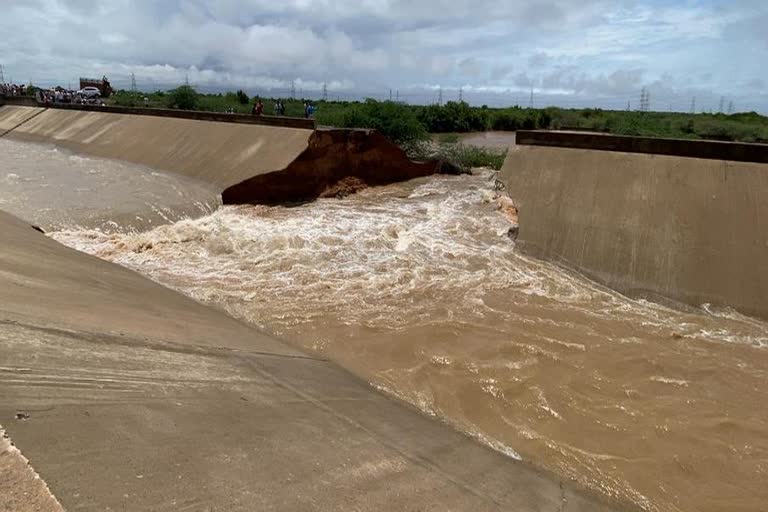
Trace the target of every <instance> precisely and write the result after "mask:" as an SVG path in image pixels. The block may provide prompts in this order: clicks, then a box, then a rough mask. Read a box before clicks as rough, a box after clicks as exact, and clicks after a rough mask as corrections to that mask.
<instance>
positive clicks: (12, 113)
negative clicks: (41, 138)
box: [0, 105, 43, 136]
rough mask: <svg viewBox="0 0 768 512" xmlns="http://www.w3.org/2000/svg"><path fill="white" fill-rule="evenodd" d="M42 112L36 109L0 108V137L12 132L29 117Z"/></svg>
mask: <svg viewBox="0 0 768 512" xmlns="http://www.w3.org/2000/svg"><path fill="white" fill-rule="evenodd" d="M42 111H43V109H42V108H37V107H15V106H11V105H6V106H3V107H0V136H3V135H4V134H7V133H8V132H9V131H10V130H13V129H14V128H16V127H17V126H19V125H20V124H22V123H24V122H25V121H27V120H28V119H29V118H30V117H32V116H34V115H35V114H39V113H40V112H42Z"/></svg>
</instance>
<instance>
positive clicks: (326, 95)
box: [323, 82, 328, 101]
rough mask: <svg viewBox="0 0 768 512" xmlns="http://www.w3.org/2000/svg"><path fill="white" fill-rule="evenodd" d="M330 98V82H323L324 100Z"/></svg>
mask: <svg viewBox="0 0 768 512" xmlns="http://www.w3.org/2000/svg"><path fill="white" fill-rule="evenodd" d="M326 100H328V82H323V101H326Z"/></svg>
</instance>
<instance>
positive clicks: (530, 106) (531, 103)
mask: <svg viewBox="0 0 768 512" xmlns="http://www.w3.org/2000/svg"><path fill="white" fill-rule="evenodd" d="M528 108H533V87H531V99H530V100H529V101H528Z"/></svg>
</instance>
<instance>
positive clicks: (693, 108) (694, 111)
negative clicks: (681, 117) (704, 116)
mask: <svg viewBox="0 0 768 512" xmlns="http://www.w3.org/2000/svg"><path fill="white" fill-rule="evenodd" d="M695 113H696V96H694V97H693V99H692V100H691V114H695Z"/></svg>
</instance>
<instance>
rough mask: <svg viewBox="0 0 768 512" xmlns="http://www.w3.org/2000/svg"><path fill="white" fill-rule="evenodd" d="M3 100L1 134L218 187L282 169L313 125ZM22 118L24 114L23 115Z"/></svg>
mask: <svg viewBox="0 0 768 512" xmlns="http://www.w3.org/2000/svg"><path fill="white" fill-rule="evenodd" d="M39 110H40V109H38V108H33V107H17V106H4V107H2V108H0V125H2V126H5V125H8V127H9V129H10V128H13V126H15V125H16V124H18V123H19V122H21V123H22V124H21V125H20V126H18V127H17V128H16V129H14V130H13V131H12V132H11V133H9V134H8V135H7V136H8V137H12V138H16V139H20V140H27V141H34V142H47V143H54V144H56V145H58V146H62V147H65V148H67V149H70V150H72V151H75V152H78V153H83V154H87V155H91V156H97V157H103V158H114V159H118V160H124V161H127V162H132V163H137V164H141V165H146V166H148V167H152V168H154V169H159V170H166V171H171V172H175V173H178V174H182V175H185V176H188V177H191V178H196V179H199V180H202V181H206V182H208V183H212V184H214V185H216V186H217V187H219V188H220V189H221V190H223V189H224V188H226V187H229V186H231V185H234V184H236V183H239V182H241V181H243V180H245V179H247V178H251V177H253V176H256V175H258V174H261V173H264V172H270V171H274V170H278V169H283V168H285V167H286V166H287V165H288V164H289V163H290V162H292V161H293V160H294V159H295V158H296V157H297V156H298V155H299V154H300V153H301V152H302V151H303V150H304V149H306V147H307V143H308V140H309V137H310V135H311V134H312V130H307V129H300V128H284V127H275V126H263V125H257V124H243V123H227V122H216V121H198V120H195V119H179V118H172V117H162V116H147V115H131V114H118V113H109V112H88V111H79V110H65V109H55V108H51V109H47V110H45V111H44V112H42V113H39V114H38V115H36V116H35V117H32V116H34V115H35V114H36V113H38V111H39ZM25 119H29V120H27V121H26V122H24V121H25Z"/></svg>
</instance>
